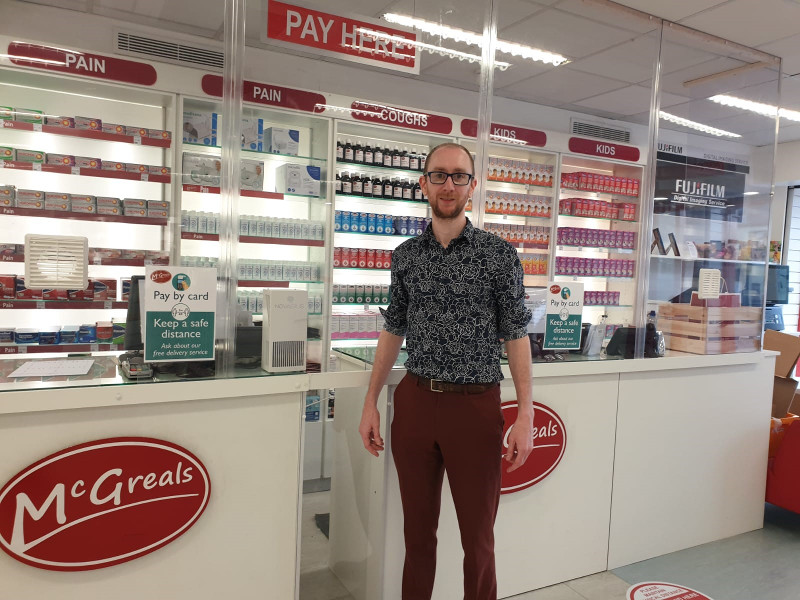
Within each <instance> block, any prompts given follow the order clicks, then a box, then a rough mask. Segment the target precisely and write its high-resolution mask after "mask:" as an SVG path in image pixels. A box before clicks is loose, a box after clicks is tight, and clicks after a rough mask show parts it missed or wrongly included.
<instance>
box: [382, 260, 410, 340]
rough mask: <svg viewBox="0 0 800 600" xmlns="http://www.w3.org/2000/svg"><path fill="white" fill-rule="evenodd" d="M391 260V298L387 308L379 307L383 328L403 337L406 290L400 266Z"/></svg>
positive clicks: (405, 314)
mask: <svg viewBox="0 0 800 600" xmlns="http://www.w3.org/2000/svg"><path fill="white" fill-rule="evenodd" d="M398 262H399V261H397V260H392V281H391V287H390V290H389V295H390V296H391V300H390V301H389V306H388V308H386V309H385V310H384V309H381V314H382V315H383V319H384V323H383V328H384V329H385V330H386V331H388V332H389V333H391V334H394V335H399V336H400V337H405V335H406V329H407V327H408V290H406V287H405V286H404V285H403V281H402V278H401V277H400V266H399V265H398Z"/></svg>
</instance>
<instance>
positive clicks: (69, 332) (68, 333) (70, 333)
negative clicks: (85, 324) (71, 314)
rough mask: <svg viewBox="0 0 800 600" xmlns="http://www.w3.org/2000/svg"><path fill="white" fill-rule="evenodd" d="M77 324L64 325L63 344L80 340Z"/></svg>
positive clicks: (62, 330) (61, 335)
mask: <svg viewBox="0 0 800 600" xmlns="http://www.w3.org/2000/svg"><path fill="white" fill-rule="evenodd" d="M78 329H79V327H78V326H77V325H64V326H63V327H62V328H61V332H60V337H61V343H62V344H74V343H75V342H76V341H77V340H78Z"/></svg>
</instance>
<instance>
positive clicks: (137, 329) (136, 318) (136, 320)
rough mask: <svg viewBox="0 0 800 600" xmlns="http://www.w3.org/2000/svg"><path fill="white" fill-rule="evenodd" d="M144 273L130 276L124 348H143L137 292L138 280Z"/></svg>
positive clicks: (142, 278) (140, 313) (138, 295)
mask: <svg viewBox="0 0 800 600" xmlns="http://www.w3.org/2000/svg"><path fill="white" fill-rule="evenodd" d="M143 281H144V275H134V276H133V277H131V289H130V292H129V295H128V314H127V316H126V317H125V344H124V347H125V350H144V344H143V343H142V312H141V301H140V294H139V291H140V290H139V286H140V282H143Z"/></svg>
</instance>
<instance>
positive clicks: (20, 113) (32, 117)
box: [14, 108, 44, 125]
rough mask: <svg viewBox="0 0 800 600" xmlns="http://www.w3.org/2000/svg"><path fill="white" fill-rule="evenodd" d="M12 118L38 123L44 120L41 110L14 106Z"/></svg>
mask: <svg viewBox="0 0 800 600" xmlns="http://www.w3.org/2000/svg"><path fill="white" fill-rule="evenodd" d="M14 120H15V121H21V122H23V123H34V124H35V123H38V124H40V125H41V123H42V121H44V113H43V112H42V111H41V110H34V109H32V108H15V109H14Z"/></svg>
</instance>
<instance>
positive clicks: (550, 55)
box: [383, 13, 569, 67]
mask: <svg viewBox="0 0 800 600" xmlns="http://www.w3.org/2000/svg"><path fill="white" fill-rule="evenodd" d="M383 18H384V20H386V21H388V22H389V23H395V24H396V25H402V26H404V27H409V28H412V29H417V30H419V31H422V32H424V33H429V34H431V35H435V36H439V37H442V38H445V39H450V40H455V41H456V42H463V43H465V44H470V45H472V46H478V47H481V46H482V45H483V35H481V34H479V33H475V32H473V31H465V30H463V29H457V28H455V27H447V26H446V25H439V24H438V23H433V22H431V21H425V20H424V19H417V18H415V17H409V16H408V15H398V14H396V13H386V14H384V15H383ZM495 48H496V49H497V51H498V52H504V53H506V54H511V55H513V56H520V57H522V58H527V59H529V60H535V61H539V62H543V63H547V64H551V65H553V66H555V67H557V66H559V65H563V64H564V63H566V62H569V59H568V58H567V57H566V56H562V55H560V54H556V53H554V52H548V51H547V50H540V49H538V48H532V47H530V46H523V45H521V44H516V43H513V42H505V41H503V40H497V43H496V45H495Z"/></svg>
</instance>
